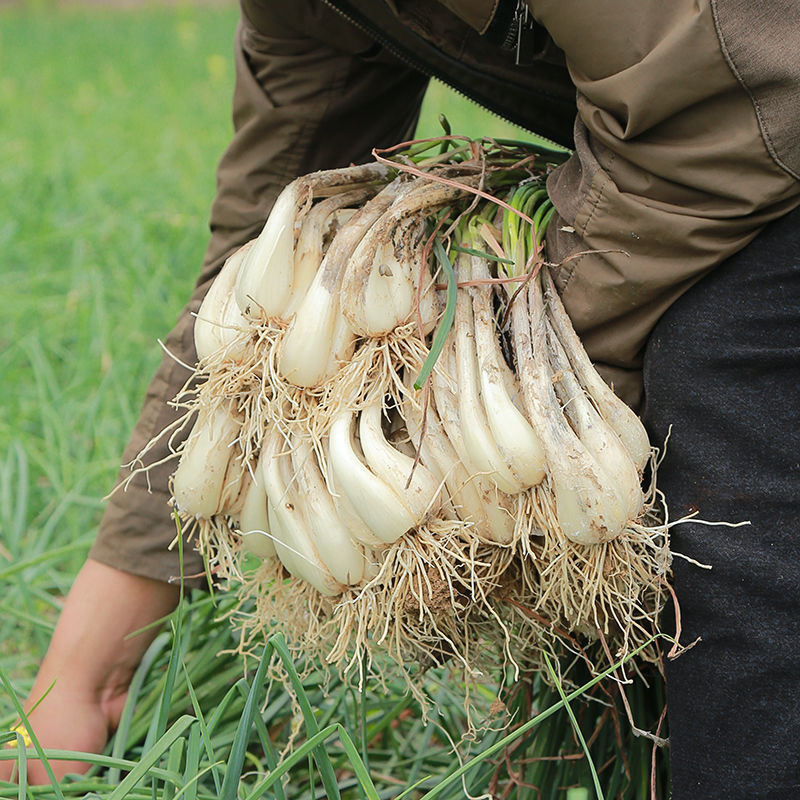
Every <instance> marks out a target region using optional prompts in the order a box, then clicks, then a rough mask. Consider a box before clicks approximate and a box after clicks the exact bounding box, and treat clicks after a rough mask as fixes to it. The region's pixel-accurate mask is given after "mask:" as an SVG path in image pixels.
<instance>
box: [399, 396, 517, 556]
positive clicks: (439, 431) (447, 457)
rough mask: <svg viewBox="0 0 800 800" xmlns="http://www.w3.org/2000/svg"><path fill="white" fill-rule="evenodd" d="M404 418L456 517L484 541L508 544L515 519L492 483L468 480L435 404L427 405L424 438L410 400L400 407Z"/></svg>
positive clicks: (419, 414)
mask: <svg viewBox="0 0 800 800" xmlns="http://www.w3.org/2000/svg"><path fill="white" fill-rule="evenodd" d="M403 416H404V417H405V420H406V425H407V426H408V432H409V435H410V436H411V440H412V441H413V442H414V444H415V446H416V447H417V448H418V449H419V451H420V454H421V458H422V461H423V462H424V463H425V464H427V465H428V466H429V467H430V468H431V469H435V470H436V472H437V473H438V475H440V476H441V478H442V479H443V480H444V482H445V486H446V487H447V492H448V496H449V499H450V503H451V504H452V507H453V509H454V510H455V513H456V515H457V516H458V518H459V519H460V520H462V521H464V522H469V523H471V524H472V525H473V527H474V529H475V531H476V532H477V534H478V535H479V536H480V537H481V538H483V539H486V540H489V541H493V542H497V543H498V544H507V543H509V542H510V541H511V540H512V538H513V535H514V518H513V517H512V516H511V514H510V513H509V512H508V511H507V510H506V509H504V508H503V505H502V503H499V502H498V491H497V489H496V487H495V486H494V484H492V483H491V482H490V481H488V480H485V479H483V478H481V477H480V476H473V477H470V475H469V473H468V472H467V469H466V467H465V466H464V464H463V463H462V461H461V459H460V458H459V457H458V454H457V453H456V451H455V448H454V447H453V445H452V444H451V442H450V439H449V438H448V436H447V433H446V432H445V430H444V427H443V425H442V422H441V420H440V419H439V414H438V412H437V410H436V408H435V407H434V405H433V404H429V405H428V408H427V410H426V416H425V434H424V436H423V435H422V412H421V410H419V409H417V408H416V407H415V406H414V404H413V403H412V402H411V401H410V400H407V401H406V402H405V403H404V405H403Z"/></svg>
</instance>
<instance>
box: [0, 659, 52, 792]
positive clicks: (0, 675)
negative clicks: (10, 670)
mask: <svg viewBox="0 0 800 800" xmlns="http://www.w3.org/2000/svg"><path fill="white" fill-rule="evenodd" d="M0 682H2V684H3V686H4V687H5V690H6V692H8V696H9V698H10V699H11V702H12V703H13V705H14V708H15V709H16V712H17V714H18V715H19V719H20V721H21V722H22V725H23V726H24V727H25V730H26V731H27V732H28V736H30V737H31V742H33V747H34V749H35V750H36V754H37V755H38V756H39V759H40V761H41V762H42V766H43V767H44V771H45V772H46V773H47V777H48V778H50V783H51V784H52V786H53V791H54V793H55V795H56V797H57V798H58V800H64V795H63V793H62V791H61V788H60V787H59V785H58V781H57V780H56V776H55V775H54V774H53V768H52V767H51V766H50V762H49V761H48V760H47V756H46V755H45V753H44V750H43V749H42V745H41V744H40V743H39V740H38V739H37V738H36V734H35V733H34V732H33V728H32V727H31V723H30V720H29V719H28V715H27V714H26V713H25V710H24V709H23V708H22V703H20V702H19V698H18V697H17V693H16V692H15V691H14V687H13V685H12V684H11V681H10V680H9V678H8V675H6V671H5V670H4V669H3V668H2V667H0Z"/></svg>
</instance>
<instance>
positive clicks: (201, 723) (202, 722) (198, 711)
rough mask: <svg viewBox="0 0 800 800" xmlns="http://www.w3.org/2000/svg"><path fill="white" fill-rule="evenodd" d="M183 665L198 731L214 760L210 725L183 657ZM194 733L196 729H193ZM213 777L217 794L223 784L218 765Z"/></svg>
mask: <svg viewBox="0 0 800 800" xmlns="http://www.w3.org/2000/svg"><path fill="white" fill-rule="evenodd" d="M181 666H182V667H183V672H184V675H185V676H186V688H187V689H188V690H189V697H190V698H191V700H192V708H193V709H194V714H195V716H196V717H197V722H198V733H199V735H200V736H201V737H202V743H203V747H204V748H205V751H206V755H207V756H208V760H209V761H212V762H213V761H214V747H213V745H212V744H211V736H210V735H209V732H208V726H207V725H206V719H205V715H204V714H203V709H202V707H201V705H200V701H199V700H198V699H197V693H196V692H195V690H194V686H193V685H192V679H191V677H190V676H189V671H188V670H187V669H186V663H185V662H184V660H183V659H181ZM192 733H194V729H193V730H192ZM211 774H212V777H213V778H214V786H215V788H216V790H217V794H220V792H221V791H222V784H221V783H220V779H219V772H218V770H217V769H216V767H214V768H212V770H211Z"/></svg>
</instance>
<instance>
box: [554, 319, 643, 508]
mask: <svg viewBox="0 0 800 800" xmlns="http://www.w3.org/2000/svg"><path fill="white" fill-rule="evenodd" d="M545 325H546V328H547V341H548V343H549V349H550V358H551V363H552V364H553V367H554V368H555V370H556V372H555V377H557V378H558V380H555V378H554V381H553V387H554V389H555V392H556V395H557V396H558V398H559V400H560V401H561V408H562V409H563V412H564V415H565V416H566V417H567V419H568V420H569V423H570V425H571V426H572V429H573V430H574V431H575V433H576V434H577V435H578V438H579V439H580V440H581V442H582V444H583V445H584V446H585V447H586V449H587V450H588V451H589V452H590V453H591V454H592V456H593V457H594V459H595V461H597V463H598V465H599V466H600V468H601V469H602V470H603V471H604V472H605V474H606V475H607V476H608V478H609V480H610V481H611V482H613V483H614V484H615V485H616V486H617V489H618V491H619V492H620V494H621V495H622V498H623V500H624V502H625V507H626V509H627V516H628V519H630V520H636V519H638V518H639V517H640V516H641V513H642V509H643V507H644V495H643V493H642V487H641V481H640V477H639V472H638V471H637V469H636V465H635V464H634V463H633V459H632V458H631V457H630V455H629V454H628V451H627V450H626V449H625V446H624V445H623V444H622V442H621V441H620V439H619V437H618V436H617V434H616V433H615V432H614V431H613V430H612V429H611V426H610V425H608V424H607V423H606V422H605V420H604V419H603V418H602V417H601V416H600V414H599V413H598V411H597V409H596V408H595V407H594V405H593V404H592V402H591V401H590V400H589V397H588V395H587V394H586V393H585V391H584V390H583V387H582V386H581V385H580V383H579V382H578V379H577V378H576V377H575V374H574V373H573V372H572V368H571V366H570V363H569V359H568V358H567V354H566V352H565V351H564V348H563V347H562V345H561V342H560V341H559V340H558V337H557V336H556V334H555V331H553V329H552V327H551V326H550V324H549V321H548V319H547V317H545Z"/></svg>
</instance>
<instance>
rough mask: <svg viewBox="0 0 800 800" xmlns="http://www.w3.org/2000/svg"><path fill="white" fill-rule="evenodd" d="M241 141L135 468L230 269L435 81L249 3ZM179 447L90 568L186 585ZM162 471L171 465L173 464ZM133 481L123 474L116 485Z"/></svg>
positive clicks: (150, 403) (116, 520) (128, 503)
mask: <svg viewBox="0 0 800 800" xmlns="http://www.w3.org/2000/svg"><path fill="white" fill-rule="evenodd" d="M235 59H236V83H235V89H234V98H233V122H234V135H233V139H232V141H231V143H230V145H229V147H228V148H227V150H226V151H225V153H224V155H223V156H222V159H221V161H220V164H219V167H218V171H217V193H216V197H215V199H214V202H213V205H212V209H211V220H210V225H211V239H210V241H209V244H208V248H207V251H206V255H205V259H204V262H203V265H202V269H201V273H200V276H199V278H198V280H197V283H196V285H195V288H194V291H193V293H192V296H191V298H190V300H189V302H188V304H187V305H186V307H185V308H184V309H183V311H182V312H181V314H180V316H179V318H178V321H177V324H176V326H175V327H174V328H173V330H172V331H171V332H170V334H169V336H168V337H167V339H166V342H165V345H166V349H167V351H168V352H169V353H171V354H172V355H171V356H165V357H164V359H163V360H162V363H161V365H160V367H159V369H158V371H157V372H156V374H155V376H154V378H153V380H152V382H151V383H150V386H149V387H148V390H147V394H146V397H145V400H144V404H143V406H142V411H141V415H140V417H139V420H138V422H137V425H136V427H135V429H134V431H133V434H132V436H131V439H130V441H129V443H128V446H127V448H126V450H125V453H124V454H123V464H128V463H130V462H131V461H132V460H133V459H135V458H136V455H137V454H138V453H139V452H140V451H141V450H142V448H143V447H144V446H145V444H147V443H148V442H149V441H151V439H153V437H156V436H158V434H159V433H160V432H161V431H162V430H164V429H165V428H166V427H167V426H169V425H170V424H171V423H173V422H174V421H175V419H176V417H177V413H176V412H175V410H174V409H173V408H172V407H171V406H169V405H168V402H169V401H170V400H171V399H172V398H173V397H175V395H176V394H177V392H178V391H179V390H180V388H181V387H182V386H183V384H184V382H185V381H186V380H187V378H188V372H187V370H186V369H185V368H184V367H183V366H182V363H181V362H183V363H186V364H194V363H195V361H196V353H195V349H194V338H193V327H194V326H193V322H194V317H193V316H192V313H193V312H196V311H197V309H198V308H199V307H200V303H201V301H202V299H203V297H204V295H205V293H206V291H207V289H208V286H209V284H210V282H211V281H212V279H213V278H214V276H215V275H216V274H217V272H218V271H219V269H220V268H221V266H222V264H223V263H224V260H225V258H226V257H227V256H228V255H230V254H231V253H232V252H233V251H234V250H236V249H237V248H238V247H239V246H241V245H242V244H244V243H245V242H246V241H248V240H249V239H251V238H253V237H254V236H256V235H257V234H258V232H259V231H260V229H261V227H262V226H263V224H264V220H265V219H266V217H267V214H268V213H269V210H270V208H271V207H272V204H273V202H274V201H275V198H276V197H277V195H278V193H279V192H280V190H281V189H282V188H283V186H284V185H285V184H287V183H288V182H289V181H291V180H292V179H293V178H295V177H296V176H298V175H302V174H305V173H307V172H311V171H313V170H317V169H324V168H331V167H338V166H344V165H347V164H348V163H350V162H355V163H358V162H363V161H366V160H368V159H369V157H370V151H371V148H372V147H375V146H378V147H381V146H388V145H390V144H394V143H395V142H397V141H403V139H404V138H408V134H410V133H411V132H412V131H413V128H414V126H415V124H416V120H417V116H418V113H419V107H420V104H421V101H422V95H423V94H424V90H425V87H426V84H427V79H426V78H425V77H423V76H421V75H419V74H418V73H415V72H413V71H411V70H409V69H407V68H406V67H404V66H403V65H402V64H400V63H398V62H397V61H396V60H395V59H394V58H393V57H390V56H389V55H387V54H386V53H384V52H383V51H382V50H381V48H380V47H378V46H377V45H376V44H375V43H374V42H373V41H372V40H371V39H370V38H369V37H367V36H366V35H365V34H363V33H361V32H360V31H358V30H356V29H355V28H353V27H352V26H351V25H350V24H349V23H347V22H346V21H345V20H343V19H341V18H339V17H338V16H337V15H336V13H335V12H333V11H332V10H330V9H329V8H327V7H325V6H323V5H322V4H321V3H317V2H313V0H293V2H291V3H275V2H268V0H262V2H257V0H243V3H242V15H241V21H240V24H239V26H238V29H237V31H236V39H235ZM179 443H180V439H173V440H172V441H171V442H168V441H167V439H166V437H162V438H160V439H158V442H157V444H156V445H155V446H154V447H153V448H152V449H151V450H150V451H149V453H148V455H147V464H153V465H155V466H153V467H152V468H151V469H150V470H149V472H148V473H147V474H146V475H144V474H137V475H136V476H135V477H134V478H133V479H132V480H131V481H130V482H129V483H128V484H127V487H126V488H125V489H124V490H123V489H122V488H118V490H117V491H116V492H115V493H114V494H113V495H112V496H111V497H110V499H109V501H108V505H107V507H106V511H105V514H104V516H103V519H102V521H101V524H100V529H99V531H98V536H97V539H96V541H95V544H94V546H93V547H92V550H91V552H90V554H89V555H90V557H91V558H94V559H95V560H97V561H101V562H103V563H106V564H109V565H110V566H113V567H116V568H118V569H121V570H124V571H126V572H132V573H134V574H139V575H145V576H148V577H152V578H156V579H159V580H164V581H167V580H169V579H170V578H172V577H175V576H177V575H178V574H179V572H180V569H179V565H178V555H177V551H172V552H170V551H168V550H167V547H168V545H169V544H170V542H171V541H172V540H173V538H174V537H175V532H176V531H175V524H174V522H173V520H172V518H171V512H170V508H169V505H168V501H169V489H168V481H169V476H170V474H171V473H172V471H173V470H174V468H175V460H174V459H170V458H169V457H170V454H171V453H172V452H173V451H174V448H175V447H177V446H178V444H179ZM165 459H166V460H165ZM129 476H130V471H129V470H128V469H126V468H125V467H123V469H122V470H121V472H120V475H119V477H118V481H119V482H122V481H124V480H125V479H126V478H128V477H129ZM185 550H186V552H185V553H184V574H185V575H187V576H190V575H195V576H198V577H197V578H196V579H192V580H189V581H187V583H188V584H189V585H192V584H193V583H194V584H197V585H200V584H202V579H201V578H200V576H201V575H202V572H203V564H202V560H201V558H200V557H199V555H198V554H197V553H196V552H194V551H192V550H191V548H189V547H187V548H185Z"/></svg>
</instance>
